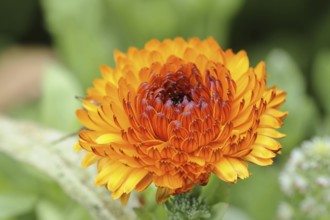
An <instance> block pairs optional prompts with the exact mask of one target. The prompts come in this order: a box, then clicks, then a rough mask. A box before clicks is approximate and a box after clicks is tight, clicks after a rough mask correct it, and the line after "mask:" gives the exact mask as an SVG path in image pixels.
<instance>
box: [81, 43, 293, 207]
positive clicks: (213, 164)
mask: <svg viewBox="0 0 330 220" xmlns="http://www.w3.org/2000/svg"><path fill="white" fill-rule="evenodd" d="M114 55H115V62H116V66H115V68H111V67H108V66H102V67H101V72H102V78H101V79H96V80H95V81H94V87H93V88H91V89H89V90H88V91H87V96H86V97H85V99H84V100H83V108H82V109H79V110H77V112H76V113H77V116H78V118H79V120H80V122H81V123H82V124H83V125H84V126H85V129H84V130H82V131H80V132H79V137H80V140H79V142H78V143H77V144H76V148H77V149H84V150H85V151H86V152H87V153H86V156H85V158H84V160H83V162H82V164H83V166H84V167H87V166H89V165H91V164H93V163H95V162H96V163H97V168H98V175H97V177H96V180H95V182H96V185H99V186H102V185H105V186H106V188H107V189H108V190H109V191H111V192H112V197H113V198H114V199H117V198H120V199H121V201H122V203H126V202H127V200H128V198H129V195H130V193H131V192H132V191H133V190H134V189H135V190H136V191H143V190H144V189H146V188H147V187H148V186H149V185H150V184H151V183H153V184H154V185H155V186H156V187H157V188H158V190H157V194H156V200H157V202H160V203H161V202H164V201H165V200H166V199H167V198H168V197H169V196H170V195H175V194H180V193H185V192H189V191H191V190H192V189H193V188H194V186H195V185H205V184H207V182H208V180H209V177H210V174H211V173H214V174H215V175H216V176H217V177H219V178H220V179H221V180H223V181H226V182H236V181H237V179H238V178H241V179H244V178H246V177H248V176H249V175H250V173H249V171H248V164H247V162H248V161H249V162H252V163H255V164H258V165H261V166H265V165H270V164H272V162H273V158H274V157H275V156H276V153H277V152H279V151H280V149H281V145H280V143H279V142H277V141H276V140H274V138H282V137H283V136H284V135H283V134H281V133H279V132H278V131H276V129H277V128H279V127H281V125H282V120H283V119H284V117H285V116H286V114H287V113H286V112H281V111H279V110H278V108H279V107H280V105H281V104H282V103H283V102H284V99H285V96H286V94H285V93H284V92H283V91H281V90H278V89H276V88H275V87H272V88H266V73H265V64H264V62H260V63H259V64H258V65H257V66H256V67H255V68H253V67H250V66H249V59H248V57H247V55H246V53H245V52H244V51H240V52H238V53H237V54H235V53H233V51H232V50H226V51H224V50H222V49H221V47H220V46H219V45H218V44H217V43H216V41H215V40H214V39H213V38H209V39H207V40H205V41H201V40H199V39H197V38H193V39H190V40H189V41H185V40H183V39H182V38H176V39H174V40H169V39H166V40H164V41H162V42H160V41H158V40H151V41H150V42H148V43H147V44H146V45H145V47H144V49H142V50H139V49H137V48H129V50H128V52H127V53H126V54H125V53H121V52H119V51H115V54H114Z"/></svg>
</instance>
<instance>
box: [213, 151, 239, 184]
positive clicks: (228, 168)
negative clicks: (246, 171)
mask: <svg viewBox="0 0 330 220" xmlns="http://www.w3.org/2000/svg"><path fill="white" fill-rule="evenodd" d="M213 167H214V169H213V172H214V173H215V175H217V177H219V178H220V179H221V180H223V181H225V182H236V180H237V172H236V170H235V169H234V167H233V166H232V165H231V163H230V162H229V160H228V159H227V158H225V157H222V158H221V159H220V161H218V162H217V163H215V164H214V165H213Z"/></svg>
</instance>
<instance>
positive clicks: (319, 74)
mask: <svg viewBox="0 0 330 220" xmlns="http://www.w3.org/2000/svg"><path fill="white" fill-rule="evenodd" d="M329 61H330V50H329V49H328V50H322V51H319V52H318V53H317V55H316V58H315V61H314V65H313V74H312V77H313V78H312V79H313V88H314V90H315V92H316V95H317V96H318V98H319V101H320V102H321V104H322V107H323V108H324V109H325V110H326V112H327V113H328V114H330V99H329V94H330V86H329V82H330V62H329Z"/></svg>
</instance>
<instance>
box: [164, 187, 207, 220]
mask: <svg viewBox="0 0 330 220" xmlns="http://www.w3.org/2000/svg"><path fill="white" fill-rule="evenodd" d="M165 208H166V211H167V215H168V219H169V220H196V219H209V218H210V217H211V213H210V210H209V207H208V206H207V204H206V203H205V201H203V200H202V199H201V198H199V197H198V195H194V194H193V193H189V194H185V193H184V194H179V195H176V196H174V197H172V198H170V199H169V201H167V202H166V203H165Z"/></svg>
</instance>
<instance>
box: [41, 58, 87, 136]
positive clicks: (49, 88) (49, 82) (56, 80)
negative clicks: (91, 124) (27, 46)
mask: <svg viewBox="0 0 330 220" xmlns="http://www.w3.org/2000/svg"><path fill="white" fill-rule="evenodd" d="M81 94H83V92H82V89H81V87H80V85H79V84H78V82H77V81H76V79H75V78H74V76H73V75H72V74H71V72H69V71H68V70H67V69H65V68H64V67H63V66H61V65H60V64H58V63H51V64H49V65H48V66H47V68H46V72H45V75H44V79H43V82H42V101H41V103H40V105H41V116H42V122H43V123H45V124H46V125H48V126H51V127H53V128H57V129H60V130H64V131H73V130H76V129H78V128H79V124H78V121H77V119H76V117H75V110H76V109H77V108H79V107H80V105H81V104H80V102H79V101H77V100H76V99H75V96H77V95H81Z"/></svg>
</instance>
